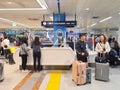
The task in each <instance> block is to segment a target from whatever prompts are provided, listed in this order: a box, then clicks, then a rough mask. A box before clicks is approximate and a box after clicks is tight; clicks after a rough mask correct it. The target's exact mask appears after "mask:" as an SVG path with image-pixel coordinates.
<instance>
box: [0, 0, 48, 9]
mask: <svg viewBox="0 0 120 90" xmlns="http://www.w3.org/2000/svg"><path fill="white" fill-rule="evenodd" d="M36 1H37V2H38V4H39V5H40V6H41V7H42V8H1V9H0V11H29V10H34V11H35V10H46V9H47V8H48V6H47V4H46V2H45V1H44V0H36ZM7 3H8V4H12V2H7Z"/></svg>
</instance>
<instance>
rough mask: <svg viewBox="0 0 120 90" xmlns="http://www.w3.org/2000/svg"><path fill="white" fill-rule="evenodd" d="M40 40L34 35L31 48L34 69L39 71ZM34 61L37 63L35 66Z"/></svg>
mask: <svg viewBox="0 0 120 90" xmlns="http://www.w3.org/2000/svg"><path fill="white" fill-rule="evenodd" d="M40 47H41V42H40V40H39V37H35V39H34V41H33V43H32V45H31V48H32V49H33V59H34V70H35V72H36V71H40V70H41V65H40V63H41V62H40V59H41V49H40ZM36 62H37V63H38V66H36Z"/></svg>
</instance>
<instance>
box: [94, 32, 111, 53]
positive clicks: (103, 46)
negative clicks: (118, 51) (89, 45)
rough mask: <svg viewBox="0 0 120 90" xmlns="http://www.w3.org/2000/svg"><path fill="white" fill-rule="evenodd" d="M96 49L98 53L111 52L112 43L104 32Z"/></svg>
mask: <svg viewBox="0 0 120 90" xmlns="http://www.w3.org/2000/svg"><path fill="white" fill-rule="evenodd" d="M95 50H96V51H97V52H98V55H100V54H101V55H102V54H105V55H107V54H108V53H109V52H110V50H111V48H110V45H109V43H108V42H107V40H106V37H105V36H104V35H103V34H102V35H100V42H99V43H97V44H96V47H95Z"/></svg>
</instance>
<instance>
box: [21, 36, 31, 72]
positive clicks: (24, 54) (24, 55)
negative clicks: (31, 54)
mask: <svg viewBox="0 0 120 90" xmlns="http://www.w3.org/2000/svg"><path fill="white" fill-rule="evenodd" d="M27 46H28V45H27V39H26V38H22V40H21V45H20V52H19V54H20V56H21V59H22V70H23V71H25V70H26V65H27V57H28V53H27V52H28V50H29V49H28V48H27ZM26 71H27V70H26Z"/></svg>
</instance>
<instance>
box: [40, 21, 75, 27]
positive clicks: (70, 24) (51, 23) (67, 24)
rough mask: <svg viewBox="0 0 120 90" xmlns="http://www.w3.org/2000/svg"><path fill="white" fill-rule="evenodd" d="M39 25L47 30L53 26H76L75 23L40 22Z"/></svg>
mask: <svg viewBox="0 0 120 90" xmlns="http://www.w3.org/2000/svg"><path fill="white" fill-rule="evenodd" d="M41 25H42V26H44V27H48V28H52V27H53V26H66V27H74V26H76V25H77V21H42V22H41Z"/></svg>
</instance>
